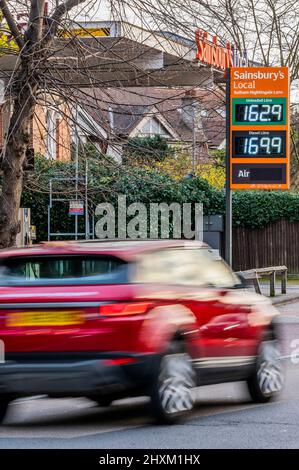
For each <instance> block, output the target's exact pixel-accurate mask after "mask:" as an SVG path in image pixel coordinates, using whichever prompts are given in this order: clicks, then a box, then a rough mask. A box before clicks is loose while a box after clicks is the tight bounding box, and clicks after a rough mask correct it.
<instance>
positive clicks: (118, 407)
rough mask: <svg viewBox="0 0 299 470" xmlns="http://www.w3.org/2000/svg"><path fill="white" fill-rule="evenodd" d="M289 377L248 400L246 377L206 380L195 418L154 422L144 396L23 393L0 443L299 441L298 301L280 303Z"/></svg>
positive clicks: (257, 444)
mask: <svg viewBox="0 0 299 470" xmlns="http://www.w3.org/2000/svg"><path fill="white" fill-rule="evenodd" d="M280 310H281V312H282V313H283V315H282V317H281V331H282V335H283V344H282V349H283V355H284V356H286V359H285V365H286V384H285V389H284V392H283V393H282V395H281V397H280V398H279V400H277V401H276V402H273V403H270V404H266V405H254V404H252V403H251V402H250V399H249V396H248V394H247V391H246V387H245V385H244V384H243V383H234V384H222V385H215V386H208V387H201V388H199V389H197V391H196V398H197V403H196V407H195V410H194V412H193V413H192V415H191V416H190V418H189V419H188V420H187V421H186V422H185V423H183V424H180V425H175V426H157V425H154V423H153V421H152V419H151V417H150V414H149V410H148V401H147V399H145V398H140V399H130V400H120V401H118V402H115V403H114V404H113V405H112V406H111V407H110V408H100V407H98V406H96V405H95V404H94V403H93V402H91V401H89V400H87V399H52V400H50V399H47V398H35V399H33V400H19V401H16V402H14V403H13V404H12V405H11V407H10V412H9V415H8V417H7V419H6V421H5V423H4V425H3V426H1V427H0V448H3V449H4V448H19V449H21V448H75V449H79V448H87V449H92V448H95V449H109V448H110V449H113V448H123V449H128V448H129V449H130V448H137V449H138V448H146V449H152V448H158V449H167V448H177V449H179V448H183V449H192V448H208V449H209V448H210V449H211V448H229V449H230V448H243V449H244V448H245V449H246V448H255V449H258V448H298V445H299V358H298V365H297V364H296V358H294V357H293V359H291V358H290V357H289V356H290V355H291V353H292V352H294V351H295V349H296V344H295V343H292V341H294V340H296V339H298V345H299V303H293V304H288V305H286V306H284V307H280Z"/></svg>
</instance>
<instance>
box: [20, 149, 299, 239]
mask: <svg viewBox="0 0 299 470" xmlns="http://www.w3.org/2000/svg"><path fill="white" fill-rule="evenodd" d="M79 171H80V175H81V176H82V177H84V162H82V163H80V167H79ZM55 175H59V176H65V177H69V176H73V175H74V165H73V164H72V163H61V162H49V161H47V160H45V159H44V158H43V157H40V158H36V164H35V173H34V174H31V175H29V176H28V177H27V182H26V184H25V189H24V191H23V198H22V206H23V207H31V212H32V224H34V225H36V227H37V235H38V239H39V240H45V239H46V238H47V214H48V204H49V194H48V186H49V178H50V177H51V176H52V177H53V176H55ZM60 191H68V192H69V197H70V198H71V193H70V191H71V185H70V183H61V185H60ZM82 192H83V193H84V188H82ZM118 194H125V195H126V196H127V203H128V204H129V203H132V202H143V203H144V204H149V203H150V202H166V203H171V202H178V203H184V202H200V203H203V206H204V213H205V214H206V215H208V214H210V215H211V214H224V213H225V192H224V191H221V190H217V189H215V188H213V187H211V186H210V185H209V184H208V183H207V181H206V180H203V179H201V178H193V179H184V180H182V181H179V182H178V181H174V180H172V179H171V178H170V177H168V176H167V175H165V174H162V173H159V172H158V171H154V170H152V171H149V170H145V169H142V168H136V167H127V166H116V165H114V164H111V162H109V161H108V162H107V160H104V159H102V160H99V159H98V158H97V159H95V158H93V159H90V161H89V198H90V201H92V205H93V206H95V205H96V204H98V203H100V202H111V203H113V204H115V203H116V201H117V196H118ZM52 215H53V217H52V231H60V232H69V231H73V227H74V217H73V216H69V215H68V204H62V203H56V204H55V205H54V209H53V211H52ZM280 218H285V219H287V220H290V221H299V194H296V193H290V192H287V191H286V192H284V191H235V192H234V194H233V224H234V226H243V227H252V228H262V227H264V226H265V225H267V224H268V223H270V222H274V221H276V220H278V219H280ZM79 220H80V224H79V229H80V230H82V231H83V232H84V217H79Z"/></svg>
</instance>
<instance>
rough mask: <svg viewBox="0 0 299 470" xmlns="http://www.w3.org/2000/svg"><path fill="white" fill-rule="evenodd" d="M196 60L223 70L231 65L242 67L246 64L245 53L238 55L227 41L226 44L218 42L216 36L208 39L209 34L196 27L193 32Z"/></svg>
mask: <svg viewBox="0 0 299 470" xmlns="http://www.w3.org/2000/svg"><path fill="white" fill-rule="evenodd" d="M195 41H196V47H197V52H196V60H198V61H199V62H203V63H205V64H207V65H210V66H212V67H215V68H218V69H221V70H223V71H225V69H227V68H231V67H242V66H246V65H247V57H246V53H244V55H240V54H239V53H238V52H237V51H236V49H235V48H234V47H233V46H232V45H231V44H230V43H229V42H228V43H227V44H226V46H225V47H224V46H220V45H219V44H218V37H217V36H213V37H212V40H210V39H209V34H208V33H207V32H206V31H203V30H202V29H197V31H196V33H195Z"/></svg>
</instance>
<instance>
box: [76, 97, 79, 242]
mask: <svg viewBox="0 0 299 470" xmlns="http://www.w3.org/2000/svg"><path fill="white" fill-rule="evenodd" d="M75 106H76V113H75V121H76V122H75V142H76V143H75V193H76V195H75V199H76V200H77V199H78V177H79V133H78V104H77V102H76V105H75ZM75 240H78V215H77V214H75Z"/></svg>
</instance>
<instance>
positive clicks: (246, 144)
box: [227, 67, 290, 190]
mask: <svg viewBox="0 0 299 470" xmlns="http://www.w3.org/2000/svg"><path fill="white" fill-rule="evenodd" d="M228 76H229V81H228V85H229V88H228V90H229V96H228V99H227V109H228V112H229V129H228V131H229V132H228V135H229V145H228V148H229V155H228V156H229V165H230V168H229V170H230V171H229V185H230V189H265V190H269V189H288V188H289V187H290V174H289V173H290V172H289V170H290V149H289V147H290V127H289V95H290V91H289V70H288V68H287V67H232V68H230V70H229V75H228Z"/></svg>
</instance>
